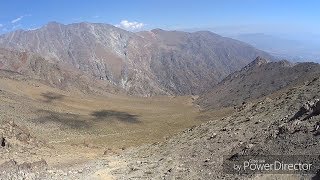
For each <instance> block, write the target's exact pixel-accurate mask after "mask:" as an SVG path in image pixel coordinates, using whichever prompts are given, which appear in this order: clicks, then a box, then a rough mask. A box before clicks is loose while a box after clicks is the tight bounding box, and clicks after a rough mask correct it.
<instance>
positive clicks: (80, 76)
mask: <svg viewBox="0 0 320 180" xmlns="http://www.w3.org/2000/svg"><path fill="white" fill-rule="evenodd" d="M0 77H7V78H11V79H20V80H25V81H27V80H31V79H33V80H36V81H39V82H41V83H44V84H47V85H50V86H52V87H56V88H59V89H62V90H66V91H68V90H69V91H71V90H73V91H75V90H76V91H79V90H80V91H82V92H91V93H102V94H103V93H105V92H110V93H116V92H119V90H117V88H116V87H115V86H114V85H112V84H110V83H106V82H103V81H102V80H99V79H97V80H95V79H94V77H93V76H91V75H89V74H86V73H84V72H81V71H80V70H78V69H76V68H74V67H72V66H70V65H68V64H66V63H63V62H56V63H53V62H50V61H48V60H46V59H44V58H43V57H41V56H39V55H37V54H34V53H30V52H20V51H16V50H8V49H4V48H0Z"/></svg>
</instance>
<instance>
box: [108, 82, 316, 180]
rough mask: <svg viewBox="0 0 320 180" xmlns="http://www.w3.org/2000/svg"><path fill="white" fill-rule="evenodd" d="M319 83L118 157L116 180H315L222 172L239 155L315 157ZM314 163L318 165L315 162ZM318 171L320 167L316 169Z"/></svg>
mask: <svg viewBox="0 0 320 180" xmlns="http://www.w3.org/2000/svg"><path fill="white" fill-rule="evenodd" d="M319 89H320V79H319V77H317V78H315V79H310V80H308V81H306V82H305V84H303V85H300V86H297V87H293V88H290V89H288V90H286V91H284V92H282V93H276V94H272V95H270V96H268V97H266V98H264V99H261V100H259V101H257V102H254V103H247V104H244V105H243V106H241V107H239V108H238V109H237V111H236V112H235V113H233V114H231V115H228V116H226V117H225V118H222V119H214V114H213V115H212V116H211V118H213V120H211V121H210V122H208V123H204V124H202V125H201V126H196V127H193V128H189V129H187V130H185V131H184V132H182V133H180V134H178V135H177V136H176V137H175V138H171V139H169V140H167V141H166V142H163V143H158V144H153V145H147V146H144V147H141V148H138V149H132V150H130V151H128V152H127V153H126V154H124V155H122V157H121V158H122V159H123V160H124V161H126V165H125V167H122V168H118V169H117V170H114V171H113V174H114V175H115V176H116V177H117V178H119V179H130V178H131V179H259V180H261V179H318V178H319V174H317V175H316V174H315V173H316V172H314V174H306V175H303V174H299V173H298V174H251V175H250V174H249V175H241V176H240V175H237V174H227V173H226V172H225V171H224V170H223V166H222V164H223V159H224V156H225V158H228V159H230V158H232V157H236V156H238V155H267V156H268V155H317V154H318V153H319V152H318V149H319V148H320V147H319V138H320V136H319V134H320V133H319V130H320V128H319V121H320V116H319V115H320V110H319V108H320V103H319V98H320V96H319V93H320V90H319ZM318 165H319V164H318ZM318 168H319V167H318Z"/></svg>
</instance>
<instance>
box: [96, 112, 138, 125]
mask: <svg viewBox="0 0 320 180" xmlns="http://www.w3.org/2000/svg"><path fill="white" fill-rule="evenodd" d="M91 116H93V117H94V120H96V121H104V120H112V119H113V118H115V119H117V120H118V121H121V122H127V123H139V122H140V121H139V119H138V116H137V115H133V114H129V113H127V112H121V111H113V110H100V111H94V112H92V113H91Z"/></svg>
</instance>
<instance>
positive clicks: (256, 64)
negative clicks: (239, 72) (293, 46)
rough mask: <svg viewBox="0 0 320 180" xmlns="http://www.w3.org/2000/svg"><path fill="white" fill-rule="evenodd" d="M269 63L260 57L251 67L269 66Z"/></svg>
mask: <svg viewBox="0 0 320 180" xmlns="http://www.w3.org/2000/svg"><path fill="white" fill-rule="evenodd" d="M268 62H269V61H268V60H266V59H264V58H263V57H261V56H258V57H257V58H256V59H255V60H254V61H252V62H251V63H250V64H249V66H261V65H262V64H267V63H268Z"/></svg>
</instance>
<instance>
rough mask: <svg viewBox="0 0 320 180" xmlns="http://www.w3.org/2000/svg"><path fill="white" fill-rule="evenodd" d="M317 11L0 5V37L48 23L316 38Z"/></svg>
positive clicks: (223, 4)
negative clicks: (79, 23) (300, 35)
mask: <svg viewBox="0 0 320 180" xmlns="http://www.w3.org/2000/svg"><path fill="white" fill-rule="evenodd" d="M319 9H320V1H317V0H314V1H312V0H309V1H302V0H263V1H262V0H219V1H218V0H135V1H134V0H127V1H124V0H114V1H108V0H104V1H103V0H96V1H94V0H91V1H88V0H52V1H45V0H2V2H1V6H0V33H5V32H9V31H12V30H16V29H33V28H38V27H40V26H42V25H44V24H46V23H47V22H49V21H58V22H61V23H64V24H68V23H73V22H82V21H88V22H102V23H109V24H113V25H119V26H120V27H123V28H127V29H129V30H141V29H152V28H163V29H178V30H181V29H183V30H192V29H212V30H213V31H217V32H222V33H223V32H226V33H228V32H229V31H230V33H234V32H236V31H238V32H240V33H251V32H277V33H288V34H289V33H291V34H294V33H310V34H320V33H319V32H320V23H319V20H320V11H319ZM121 21H122V23H121Z"/></svg>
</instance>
